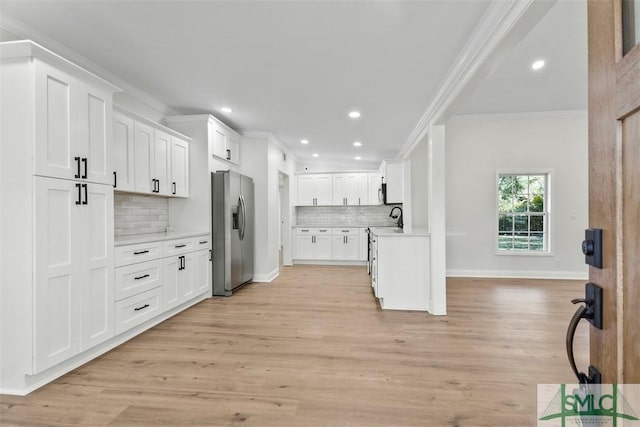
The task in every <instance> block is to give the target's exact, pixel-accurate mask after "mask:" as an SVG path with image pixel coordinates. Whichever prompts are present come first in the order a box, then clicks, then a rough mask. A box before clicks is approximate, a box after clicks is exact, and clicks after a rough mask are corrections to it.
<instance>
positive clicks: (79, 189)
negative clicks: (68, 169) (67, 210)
mask: <svg viewBox="0 0 640 427" xmlns="http://www.w3.org/2000/svg"><path fill="white" fill-rule="evenodd" d="M76 188H77V189H78V200H76V205H79V204H80V203H82V184H76Z"/></svg>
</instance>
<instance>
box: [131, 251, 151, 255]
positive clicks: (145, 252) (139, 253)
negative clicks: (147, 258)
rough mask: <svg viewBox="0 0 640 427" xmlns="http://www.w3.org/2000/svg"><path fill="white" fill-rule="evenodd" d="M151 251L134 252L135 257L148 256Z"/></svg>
mask: <svg viewBox="0 0 640 427" xmlns="http://www.w3.org/2000/svg"><path fill="white" fill-rule="evenodd" d="M148 253H149V251H138V252H134V253H133V254H134V255H142V254H148Z"/></svg>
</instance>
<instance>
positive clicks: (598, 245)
mask: <svg viewBox="0 0 640 427" xmlns="http://www.w3.org/2000/svg"><path fill="white" fill-rule="evenodd" d="M582 253H583V254H584V262H585V263H587V264H589V265H591V266H593V267H596V268H602V230H601V229H599V228H588V229H586V230H584V240H583V241H582Z"/></svg>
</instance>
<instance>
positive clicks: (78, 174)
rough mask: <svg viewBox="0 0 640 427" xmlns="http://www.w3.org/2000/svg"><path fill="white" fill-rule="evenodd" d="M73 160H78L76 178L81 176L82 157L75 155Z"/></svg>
mask: <svg viewBox="0 0 640 427" xmlns="http://www.w3.org/2000/svg"><path fill="white" fill-rule="evenodd" d="M73 160H75V161H76V174H75V175H74V178H80V157H74V158H73Z"/></svg>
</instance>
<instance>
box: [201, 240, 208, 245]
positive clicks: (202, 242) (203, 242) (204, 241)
mask: <svg viewBox="0 0 640 427" xmlns="http://www.w3.org/2000/svg"><path fill="white" fill-rule="evenodd" d="M205 243H209V241H208V240H200V244H201V245H204V244H205Z"/></svg>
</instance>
